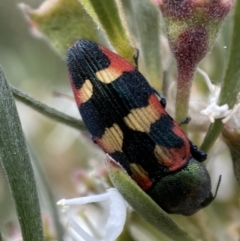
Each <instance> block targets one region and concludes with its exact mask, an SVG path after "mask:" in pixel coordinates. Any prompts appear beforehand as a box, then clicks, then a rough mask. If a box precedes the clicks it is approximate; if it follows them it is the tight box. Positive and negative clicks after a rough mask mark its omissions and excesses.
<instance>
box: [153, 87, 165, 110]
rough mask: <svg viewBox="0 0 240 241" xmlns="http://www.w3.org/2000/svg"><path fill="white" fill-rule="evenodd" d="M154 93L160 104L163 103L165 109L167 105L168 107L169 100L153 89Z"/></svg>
mask: <svg viewBox="0 0 240 241" xmlns="http://www.w3.org/2000/svg"><path fill="white" fill-rule="evenodd" d="M152 89H153V91H154V93H155V94H156V95H157V96H158V97H159V102H160V103H161V105H162V107H163V108H164V109H165V107H166V105H167V100H166V98H165V97H164V96H163V94H161V93H160V92H158V91H156V90H155V89H154V88H152Z"/></svg>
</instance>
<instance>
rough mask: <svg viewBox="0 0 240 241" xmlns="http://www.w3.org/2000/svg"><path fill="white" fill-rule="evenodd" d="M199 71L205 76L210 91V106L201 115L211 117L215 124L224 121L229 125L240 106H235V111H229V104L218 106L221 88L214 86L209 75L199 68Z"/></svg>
mask: <svg viewBox="0 0 240 241" xmlns="http://www.w3.org/2000/svg"><path fill="white" fill-rule="evenodd" d="M197 71H198V72H199V73H200V74H201V75H202V76H203V78H204V80H205V81H206V84H207V86H208V88H209V91H210V95H211V96H210V100H209V102H210V104H209V105H208V106H207V107H206V108H205V109H204V110H202V111H201V114H203V115H206V116H208V117H209V119H210V121H211V122H212V123H213V122H214V121H215V120H216V119H222V122H223V123H224V124H225V123H227V122H228V121H229V120H230V119H231V118H232V117H234V114H235V113H236V112H237V111H238V109H239V107H240V104H237V105H235V106H234V108H233V109H229V106H228V105H227V104H225V105H221V106H219V105H218V104H217V101H218V97H219V94H220V90H221V89H220V88H219V87H218V86H216V85H213V84H212V82H211V80H210V78H209V76H208V75H207V73H205V72H204V71H203V70H201V69H200V68H197Z"/></svg>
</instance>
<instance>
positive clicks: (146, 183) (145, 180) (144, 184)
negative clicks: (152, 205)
mask: <svg viewBox="0 0 240 241" xmlns="http://www.w3.org/2000/svg"><path fill="white" fill-rule="evenodd" d="M130 170H131V172H132V174H131V177H132V179H133V180H135V181H136V182H137V184H138V185H139V186H140V187H141V188H142V189H143V190H147V189H148V188H149V187H151V186H152V181H151V179H150V178H149V174H148V172H147V171H146V170H145V169H144V168H143V167H142V166H140V165H138V164H136V163H131V164H130Z"/></svg>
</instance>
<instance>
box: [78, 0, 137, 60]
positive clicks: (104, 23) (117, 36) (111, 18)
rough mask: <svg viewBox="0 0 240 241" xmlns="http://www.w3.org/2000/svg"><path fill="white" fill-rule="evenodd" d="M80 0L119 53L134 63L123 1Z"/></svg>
mask: <svg viewBox="0 0 240 241" xmlns="http://www.w3.org/2000/svg"><path fill="white" fill-rule="evenodd" d="M79 1H80V2H81V3H82V5H83V6H84V8H85V9H86V11H87V12H88V13H89V15H90V16H91V17H92V19H93V21H94V22H95V23H96V24H97V25H98V26H99V27H100V28H101V29H102V30H103V31H105V33H106V35H107V37H108V39H109V41H110V43H111V44H112V46H113V47H114V48H115V49H116V51H117V53H118V54H119V55H121V56H122V57H123V58H125V59H127V60H128V61H130V62H131V63H134V61H133V55H134V49H133V47H132V44H131V40H130V35H129V31H128V27H127V24H126V22H125V16H124V14H123V10H122V5H121V1H120V0H116V1H101V3H100V2H99V0H79Z"/></svg>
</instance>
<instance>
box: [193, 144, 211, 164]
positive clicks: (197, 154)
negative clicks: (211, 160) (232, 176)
mask: <svg viewBox="0 0 240 241" xmlns="http://www.w3.org/2000/svg"><path fill="white" fill-rule="evenodd" d="M189 142H190V151H191V154H192V156H193V158H194V159H196V160H197V161H199V162H203V161H205V160H206V159H207V154H206V153H205V152H203V151H200V150H199V149H198V147H197V146H196V145H195V144H194V143H193V142H191V141H189Z"/></svg>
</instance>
